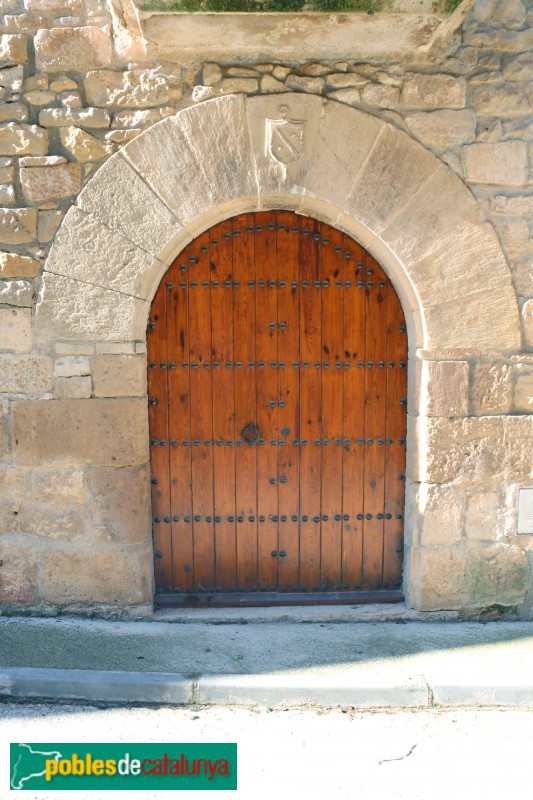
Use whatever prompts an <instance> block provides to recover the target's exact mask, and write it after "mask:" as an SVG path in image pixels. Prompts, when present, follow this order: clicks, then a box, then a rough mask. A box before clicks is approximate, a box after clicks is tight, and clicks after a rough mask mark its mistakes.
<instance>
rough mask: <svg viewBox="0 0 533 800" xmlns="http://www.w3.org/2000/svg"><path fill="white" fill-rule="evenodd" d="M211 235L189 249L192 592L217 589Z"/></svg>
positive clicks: (203, 236)
mask: <svg viewBox="0 0 533 800" xmlns="http://www.w3.org/2000/svg"><path fill="white" fill-rule="evenodd" d="M209 248H210V237H209V232H207V233H204V234H202V235H201V236H199V237H198V238H197V239H195V241H194V242H193V243H192V244H191V245H190V248H189V263H190V267H189V337H190V338H189V361H190V366H189V380H190V391H191V457H192V497H193V536H194V584H195V589H196V591H200V592H202V591H213V590H214V588H215V537H214V522H213V516H214V508H213V411H212V406H213V393H212V381H211V369H212V366H211V361H212V358H211V287H210V252H209Z"/></svg>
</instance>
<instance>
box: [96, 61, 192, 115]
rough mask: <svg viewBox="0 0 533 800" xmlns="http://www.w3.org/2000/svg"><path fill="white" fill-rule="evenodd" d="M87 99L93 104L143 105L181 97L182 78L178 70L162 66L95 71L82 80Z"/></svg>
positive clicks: (165, 101)
mask: <svg viewBox="0 0 533 800" xmlns="http://www.w3.org/2000/svg"><path fill="white" fill-rule="evenodd" d="M84 85H85V92H86V95H87V101H88V102H89V103H90V104H91V105H95V106H104V107H108V106H134V107H137V108H146V107H151V106H158V105H162V104H164V103H176V102H177V101H178V100H181V97H182V93H183V81H182V78H181V73H180V71H179V70H174V71H168V70H165V69H163V68H162V67H156V68H154V69H136V70H129V71H127V72H112V71H111V70H98V71H96V72H89V74H88V75H87V77H86V78H85V81H84Z"/></svg>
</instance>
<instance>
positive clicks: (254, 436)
mask: <svg viewBox="0 0 533 800" xmlns="http://www.w3.org/2000/svg"><path fill="white" fill-rule="evenodd" d="M242 438H243V439H244V441H245V442H246V443H247V444H255V443H256V442H257V441H258V439H259V431H258V430H257V428H256V427H255V425H252V424H250V425H247V426H246V427H245V428H244V430H243V432H242Z"/></svg>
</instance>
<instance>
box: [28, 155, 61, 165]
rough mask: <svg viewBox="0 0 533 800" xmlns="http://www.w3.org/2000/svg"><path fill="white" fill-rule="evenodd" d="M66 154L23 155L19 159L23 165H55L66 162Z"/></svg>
mask: <svg viewBox="0 0 533 800" xmlns="http://www.w3.org/2000/svg"><path fill="white" fill-rule="evenodd" d="M66 163H67V159H66V158H65V157H64V156H23V158H20V159H19V166H21V167H54V166H56V165H57V164H66Z"/></svg>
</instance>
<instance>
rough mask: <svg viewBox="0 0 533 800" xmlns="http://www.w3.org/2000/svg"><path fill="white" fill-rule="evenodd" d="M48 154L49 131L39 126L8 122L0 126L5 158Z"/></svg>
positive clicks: (1, 152)
mask: <svg viewBox="0 0 533 800" xmlns="http://www.w3.org/2000/svg"><path fill="white" fill-rule="evenodd" d="M47 152H48V131H45V130H44V129H43V128H39V127H38V126H37V125H24V124H22V123H21V124H18V123H16V122H7V123H6V124H4V125H0V154H2V155H5V156H25V155H44V154H45V153H47Z"/></svg>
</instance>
